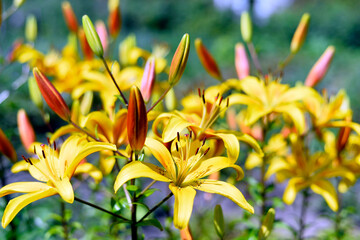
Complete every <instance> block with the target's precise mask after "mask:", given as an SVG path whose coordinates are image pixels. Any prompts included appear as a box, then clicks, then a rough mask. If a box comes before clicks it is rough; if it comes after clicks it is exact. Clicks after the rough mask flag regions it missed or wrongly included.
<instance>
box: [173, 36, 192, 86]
mask: <svg viewBox="0 0 360 240" xmlns="http://www.w3.org/2000/svg"><path fill="white" fill-rule="evenodd" d="M189 50H190V40H189V34H187V33H186V34H184V36H183V37H182V38H181V41H180V43H179V46H178V47H177V49H176V52H175V54H174V56H173V59H172V61H171V65H170V70H169V83H170V85H171V86H174V85H175V84H177V83H178V82H179V80H180V78H181V76H182V75H183V73H184V70H185V66H186V62H187V60H188V56H189Z"/></svg>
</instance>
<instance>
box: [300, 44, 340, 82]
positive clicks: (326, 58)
mask: <svg viewBox="0 0 360 240" xmlns="http://www.w3.org/2000/svg"><path fill="white" fill-rule="evenodd" d="M334 53H335V47H334V46H329V47H328V48H327V49H326V50H325V52H324V53H323V55H321V57H320V58H319V60H318V61H317V62H316V63H315V65H314V66H313V67H312V69H311V70H310V73H309V75H308V76H307V78H306V80H305V86H308V87H315V85H316V84H318V83H319V82H320V81H321V80H322V79H323V78H324V76H325V74H326V72H327V70H328V69H329V66H330V63H331V61H332V59H333V56H334Z"/></svg>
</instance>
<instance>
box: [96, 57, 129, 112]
mask: <svg viewBox="0 0 360 240" xmlns="http://www.w3.org/2000/svg"><path fill="white" fill-rule="evenodd" d="M101 60H102V61H103V63H104V66H105V68H106V71H107V72H108V73H109V75H110V77H111V80H112V81H113V83H114V84H115V86H116V88H117V90H118V91H119V93H120V96H121V98H122V99H123V101H124V103H125V105H126V107H127V106H128V101H127V100H126V98H125V96H124V94H123V92H122V91H121V90H120V87H119V85H118V84H117V83H116V80H115V78H114V75H113V74H112V73H111V71H110V68H109V66H108V65H107V63H106V61H105V58H104V57H102V58H101Z"/></svg>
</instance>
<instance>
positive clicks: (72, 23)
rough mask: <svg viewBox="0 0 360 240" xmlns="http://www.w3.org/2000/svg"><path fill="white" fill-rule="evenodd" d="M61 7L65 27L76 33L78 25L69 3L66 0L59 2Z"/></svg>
mask: <svg viewBox="0 0 360 240" xmlns="http://www.w3.org/2000/svg"><path fill="white" fill-rule="evenodd" d="M61 8H62V12H63V15H64V19H65V22H66V25H67V27H68V28H69V30H70V31H71V32H73V33H77V31H78V28H79V25H78V21H77V19H76V15H75V13H74V10H73V8H72V7H71V4H70V3H69V2H68V1H65V2H63V3H62V4H61Z"/></svg>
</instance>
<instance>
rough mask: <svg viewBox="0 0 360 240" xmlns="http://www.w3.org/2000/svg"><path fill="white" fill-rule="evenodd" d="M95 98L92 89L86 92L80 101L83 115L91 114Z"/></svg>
mask: <svg viewBox="0 0 360 240" xmlns="http://www.w3.org/2000/svg"><path fill="white" fill-rule="evenodd" d="M93 98H94V93H93V92H92V91H87V92H86V93H85V94H84V96H83V99H82V100H81V103H80V112H81V114H82V115H84V116H86V115H88V114H89V112H90V110H91V105H92V102H93Z"/></svg>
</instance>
